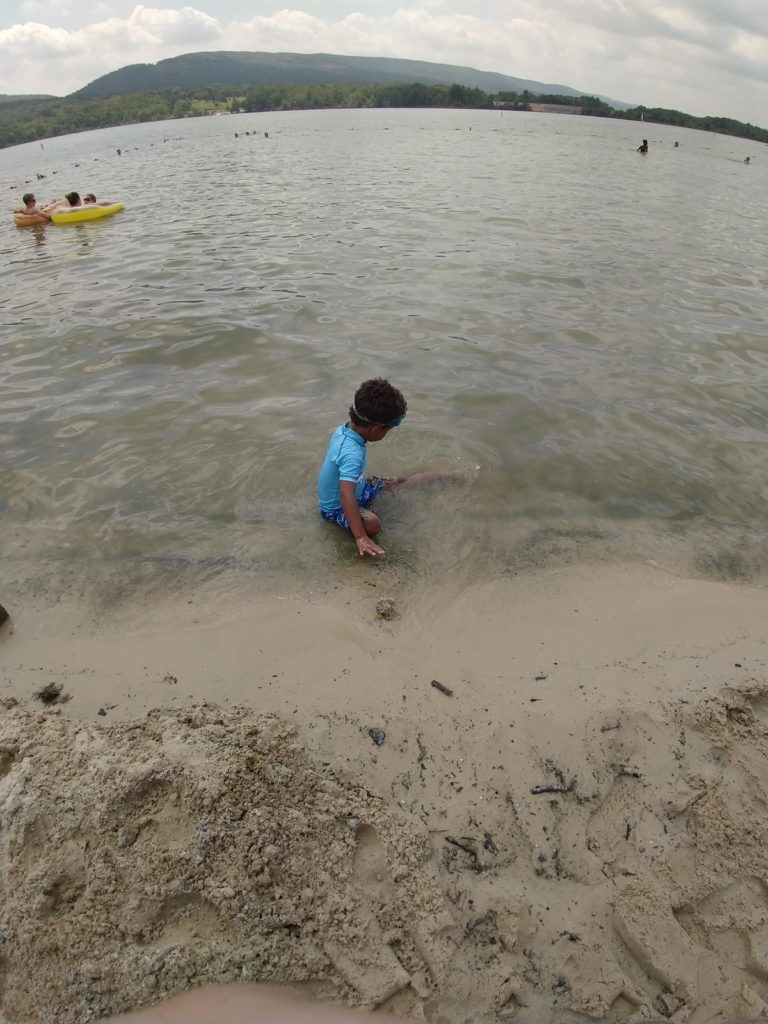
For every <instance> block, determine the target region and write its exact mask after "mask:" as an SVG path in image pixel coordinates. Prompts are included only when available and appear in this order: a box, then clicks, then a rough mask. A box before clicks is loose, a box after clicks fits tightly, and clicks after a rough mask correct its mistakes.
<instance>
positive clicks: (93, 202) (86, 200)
mask: <svg viewBox="0 0 768 1024" xmlns="http://www.w3.org/2000/svg"><path fill="white" fill-rule="evenodd" d="M113 205H114V204H113V203H105V202H101V203H100V202H99V201H98V199H97V198H96V196H95V195H94V194H93V192H88V193H87V194H86V195H84V196H83V206H113Z"/></svg>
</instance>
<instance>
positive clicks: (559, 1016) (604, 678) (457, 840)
mask: <svg viewBox="0 0 768 1024" xmlns="http://www.w3.org/2000/svg"><path fill="white" fill-rule="evenodd" d="M381 598H390V599H391V600H392V601H393V603H394V607H395V615H394V617H393V618H392V619H382V618H380V617H378V616H377V613H376V603H377V601H378V600H380V599H381ZM188 602H189V603H188ZM765 609H766V595H765V591H764V590H763V589H761V588H757V587H747V586H737V585H733V584H724V583H713V582H708V581H702V580H691V579H679V578H675V577H673V576H671V575H669V574H668V573H665V572H663V571H662V570H660V569H657V568H654V567H649V566H639V565H631V566H629V565H626V566H615V565H614V566H602V567H595V566H572V567H567V568H563V569H551V570H543V571H538V572H535V573H530V574H529V573H521V574H519V575H517V576H514V577H509V578H501V579H493V580H488V581H486V582H484V583H477V584H475V585H472V586H469V587H459V586H456V587H455V589H453V590H450V589H446V588H445V587H442V588H440V587H435V588H433V589H423V590H420V591H419V592H418V593H417V592H414V591H406V590H402V591H399V590H398V589H397V587H396V586H394V585H393V583H392V579H391V578H390V577H388V576H387V575H386V573H376V572H371V573H359V574H357V575H356V576H355V577H354V579H350V580H348V581H347V582H346V583H345V584H342V585H340V586H338V587H335V588H329V590H328V592H319V591H318V592H315V593H313V594H308V595H303V596H301V597H296V596H289V595H275V594H270V595H259V594H258V593H251V594H247V595H244V594H243V592H242V590H239V591H220V592H218V593H216V594H214V593H213V592H209V593H207V594H200V593H198V594H195V595H194V597H189V596H187V595H184V596H183V597H181V596H178V595H177V596H175V597H173V598H168V599H167V600H164V601H158V600H153V601H152V602H151V603H147V602H137V603H136V604H135V605H131V604H123V605H121V607H120V608H119V611H118V610H115V611H114V612H104V611H101V612H99V613H98V614H97V615H96V614H94V613H93V610H92V609H88V608H86V607H85V606H84V605H82V604H78V603H75V602H74V601H73V602H71V603H67V602H65V603H61V604H57V605H54V606H46V605H45V604H44V602H43V601H34V600H32V599H28V600H25V603H24V604H23V605H22V606H18V607H16V608H12V609H11V611H12V613H13V622H12V630H9V629H8V624H6V626H5V627H4V628H3V636H2V657H3V661H4V664H5V666H6V685H5V687H4V692H3V698H4V702H5V704H6V705H13V704H14V701H16V702H17V703H16V704H15V706H10V707H9V708H6V710H5V711H4V713H3V778H2V793H3V804H4V807H3V820H4V822H5V823H6V829H5V833H4V844H5V850H4V853H5V858H4V859H5V865H6V871H5V877H6V886H7V889H6V901H5V911H4V922H3V928H4V931H5V934H6V937H7V941H6V944H5V950H4V952H5V955H6V978H5V1000H4V1002H5V1014H6V1017H7V1019H8V1020H9V1021H17V1020H18V1021H43V1020H46V1019H50V1018H51V1017H55V1018H56V1019H57V1020H60V1021H62V1022H65V1021H73V1022H74V1021H84V1020H87V1019H94V1018H97V1017H98V1016H100V1015H104V1014H108V1013H113V1012H117V1011H120V1010H125V1009H129V1008H132V1007H135V1006H138V1005H141V1004H145V1003H147V1002H151V1001H153V1000H155V999H157V998H158V997H159V996H160V995H162V994H163V993H169V992H175V991H179V990H183V989H185V988H187V987H189V986H190V985H192V984H197V983H201V982H203V981H210V980H236V979H238V978H244V979H249V980H251V979H255V980H269V981H275V982H282V983H287V984H290V985H292V986H293V987H295V988H297V989H298V990H300V991H303V992H305V993H308V994H310V995H315V996H317V997H318V998H322V999H326V1000H331V1001H338V1002H346V1003H349V1004H352V1005H364V1006H381V1007H382V1009H386V1010H389V1011H391V1012H396V1013H398V1014H400V1015H402V1016H406V1017H412V1018H414V1019H426V1020H431V1021H437V1020H445V1021H450V1022H458V1021H479V1022H485V1021H489V1022H491V1021H496V1020H503V1019H510V1018H511V1017H515V1019H517V1020H521V1021H537V1020H542V1019H545V1018H546V1019H548V1020H552V1021H561V1020H562V1021H566V1020H570V1021H572V1020H588V1019H609V1020H619V1019H647V1018H649V1017H655V1018H658V1017H668V1018H671V1019H675V1020H689V1021H691V1022H694V1024H695V1022H698V1021H705V1020H714V1019H717V1018H722V1017H725V1018H742V1019H747V1020H756V1019H759V1018H760V1017H761V1016H764V1015H765V1013H766V1005H765V1003H764V1002H763V1000H764V999H765V998H766V995H767V991H766V978H768V962H767V961H766V960H765V948H766V946H765V942H764V936H765V923H766V917H767V916H768V897H767V896H766V888H765V882H764V880H765V877H766V849H768V843H767V842H766V839H767V838H768V837H767V836H766V795H765V782H766V778H768V773H767V772H766V768H767V767H768V765H766V753H765V751H766V743H765V740H766V732H767V731H768V730H767V726H768V687H767V686H766V682H765V680H766V648H765V625H764V624H765ZM433 680H437V681H438V682H440V683H441V684H442V685H443V687H445V688H447V689H449V690H451V691H452V695H450V696H448V695H446V694H445V693H444V692H443V691H441V690H440V689H438V688H436V687H434V686H433V685H432V681H433ZM49 684H55V686H54V691H49V692H52V693H53V702H52V703H49V704H44V703H42V702H41V700H40V699H38V698H36V697H35V696H34V694H35V693H38V692H39V691H41V690H42V689H43V688H44V687H46V686H48V685H49ZM158 709H160V710H158ZM372 729H373V730H380V731H381V732H383V733H384V738H383V742H381V744H380V745H379V744H377V743H375V742H374V740H373V738H372V736H371V734H370V730H372ZM377 738H379V739H380V738H381V737H380V736H378V734H377ZM30 963H34V964H35V968H34V971H33V972H31V971H30V969H29V965H30Z"/></svg>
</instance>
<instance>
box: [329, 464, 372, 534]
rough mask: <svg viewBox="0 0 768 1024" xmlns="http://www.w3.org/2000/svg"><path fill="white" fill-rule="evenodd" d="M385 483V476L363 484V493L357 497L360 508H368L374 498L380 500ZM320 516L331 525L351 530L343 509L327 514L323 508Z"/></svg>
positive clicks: (370, 479) (370, 478) (369, 479)
mask: <svg viewBox="0 0 768 1024" xmlns="http://www.w3.org/2000/svg"><path fill="white" fill-rule="evenodd" d="M385 483H386V480H385V479H384V477H383V476H378V477H376V476H374V477H369V478H368V479H367V480H366V481H365V483H364V484H363V489H362V491H361V492H360V494H358V496H357V505H358V508H368V506H369V505H370V504H371V502H372V501H373V500H374V498H378V496H379V495H380V494H381V492H382V490H383V489H384V484H385ZM320 515H321V516H322V517H323V519H326V520H327V521H328V522H329V523H336V524H337V526H340V527H341V528H342V530H349V523H348V522H347V517H346V516H345V515H344V509H343V508H335V509H334V510H333V511H332V512H326V511H325V509H322V508H321V509H320ZM350 532H351V531H350Z"/></svg>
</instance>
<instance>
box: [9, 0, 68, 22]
mask: <svg viewBox="0 0 768 1024" xmlns="http://www.w3.org/2000/svg"><path fill="white" fill-rule="evenodd" d="M20 9H21V12H22V13H23V14H24V16H25V17H26V18H51V19H55V18H63V17H64V16H65V15H68V14H69V13H70V11H71V10H72V4H71V3H70V2H69V0H22V3H21V4H20Z"/></svg>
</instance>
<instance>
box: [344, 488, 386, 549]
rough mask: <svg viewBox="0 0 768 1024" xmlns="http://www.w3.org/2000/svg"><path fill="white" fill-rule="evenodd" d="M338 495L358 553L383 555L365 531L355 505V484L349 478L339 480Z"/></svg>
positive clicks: (358, 510)
mask: <svg viewBox="0 0 768 1024" xmlns="http://www.w3.org/2000/svg"><path fill="white" fill-rule="evenodd" d="M339 495H340V497H341V507H342V508H343V509H344V515H345V516H346V517H347V522H348V523H349V528H350V530H351V531H352V536H353V537H354V538H355V544H356V545H357V550H358V553H359V554H361V555H371V556H373V557H376V556H377V555H383V554H384V548H380V547H379V545H378V544H377V543H376V542H375V541H374V540H371V538H370V537H369V536H368V534H367V533H366V530H365V526H364V525H363V519H362V516H361V515H360V509H359V508H358V507H357V498H356V497H355V484H354V483H353V482H352V481H351V480H341V481H340V482H339Z"/></svg>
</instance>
